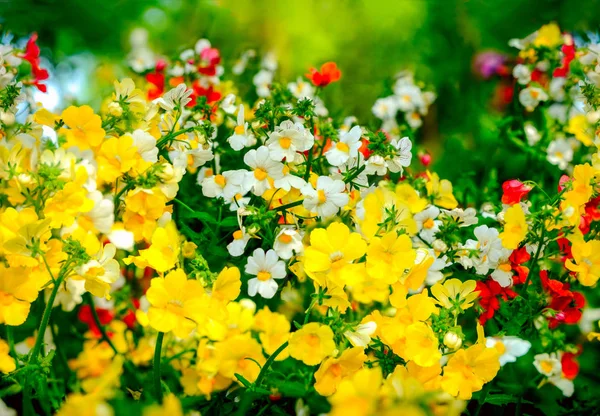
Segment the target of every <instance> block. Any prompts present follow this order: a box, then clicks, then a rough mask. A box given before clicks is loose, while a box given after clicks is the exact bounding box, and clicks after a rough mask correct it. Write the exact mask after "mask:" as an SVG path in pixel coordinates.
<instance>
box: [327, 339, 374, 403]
mask: <svg viewBox="0 0 600 416" xmlns="http://www.w3.org/2000/svg"><path fill="white" fill-rule="evenodd" d="M366 360H367V356H366V355H365V352H364V349H363V348H360V347H354V348H348V349H347V350H346V351H344V352H343V353H342V355H340V356H339V357H338V358H327V359H326V360H325V361H323V362H322V363H321V366H320V367H319V369H318V370H317V372H316V373H315V380H316V382H315V390H316V391H317V393H319V394H320V395H321V396H331V395H332V394H333V393H335V392H336V390H337V387H338V385H339V384H340V383H341V381H342V380H343V379H344V378H346V377H348V376H351V375H352V374H354V373H355V372H357V371H358V370H359V369H360V368H361V367H362V366H363V363H364V362H365V361H366Z"/></svg>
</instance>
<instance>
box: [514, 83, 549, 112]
mask: <svg viewBox="0 0 600 416" xmlns="http://www.w3.org/2000/svg"><path fill="white" fill-rule="evenodd" d="M547 99H548V94H546V92H545V91H544V90H543V89H541V88H538V87H527V88H523V89H522V90H521V92H520V93H519V102H520V103H521V105H522V106H523V107H525V109H526V110H527V111H533V110H534V109H535V108H536V107H537V106H538V104H539V103H540V101H546V100H547Z"/></svg>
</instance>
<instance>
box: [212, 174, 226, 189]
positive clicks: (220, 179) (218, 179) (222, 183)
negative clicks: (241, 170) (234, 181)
mask: <svg viewBox="0 0 600 416" xmlns="http://www.w3.org/2000/svg"><path fill="white" fill-rule="evenodd" d="M215 183H216V184H217V185H219V186H220V187H221V188H222V187H224V186H225V184H226V183H227V180H226V179H225V176H223V175H215Z"/></svg>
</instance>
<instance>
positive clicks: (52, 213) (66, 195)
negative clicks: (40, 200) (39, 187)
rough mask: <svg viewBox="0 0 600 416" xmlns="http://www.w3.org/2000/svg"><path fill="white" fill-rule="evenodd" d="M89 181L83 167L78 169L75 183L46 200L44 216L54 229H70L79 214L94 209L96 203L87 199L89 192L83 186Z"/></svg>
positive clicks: (69, 183)
mask: <svg viewBox="0 0 600 416" xmlns="http://www.w3.org/2000/svg"><path fill="white" fill-rule="evenodd" d="M87 179H88V175H87V172H86V170H85V168H84V167H83V166H82V167H80V168H79V169H77V172H76V176H75V180H74V181H72V182H67V183H66V184H65V186H64V187H63V189H61V190H60V191H58V192H56V193H55V194H54V196H52V197H51V198H48V199H47V200H46V204H45V206H44V215H45V216H46V218H49V219H50V220H51V221H52V222H51V226H52V228H59V227H63V226H66V227H69V226H71V225H73V223H74V222H75V218H76V217H77V216H78V215H79V214H82V213H85V212H89V211H91V210H92V209H93V208H94V201H92V200H91V199H89V198H88V197H87V195H88V191H87V189H86V188H85V187H84V186H83V185H84V184H85V182H86V181H87Z"/></svg>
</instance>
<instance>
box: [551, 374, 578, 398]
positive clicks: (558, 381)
mask: <svg viewBox="0 0 600 416" xmlns="http://www.w3.org/2000/svg"><path fill="white" fill-rule="evenodd" d="M548 382H549V383H550V384H554V385H555V386H556V387H558V388H559V389H560V391H562V394H563V396H565V397H571V396H572V395H573V393H574V392H575V385H574V384H573V381H572V380H569V379H568V378H565V377H563V376H562V374H561V375H556V376H553V377H549V378H548Z"/></svg>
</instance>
